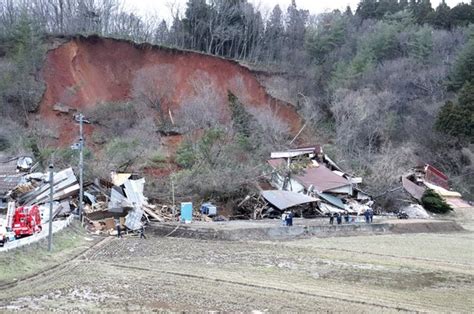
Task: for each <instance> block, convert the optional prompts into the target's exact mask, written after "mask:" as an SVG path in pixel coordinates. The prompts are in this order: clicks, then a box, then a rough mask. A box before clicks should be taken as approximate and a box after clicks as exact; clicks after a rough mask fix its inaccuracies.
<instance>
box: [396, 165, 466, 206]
mask: <svg viewBox="0 0 474 314" xmlns="http://www.w3.org/2000/svg"><path fill="white" fill-rule="evenodd" d="M401 181H402V186H403V188H404V190H405V191H406V192H407V193H408V194H409V195H410V196H411V197H412V198H413V199H414V200H416V201H417V202H418V203H421V198H422V197H423V194H424V193H425V191H426V190H427V189H431V190H433V191H435V192H436V193H438V194H439V195H440V196H441V197H442V198H443V199H444V200H445V201H446V203H448V204H449V205H450V206H451V207H452V208H453V209H457V208H468V207H471V205H470V204H469V203H468V202H466V201H464V200H463V199H462V195H461V193H459V192H455V191H451V190H450V189H449V178H448V176H447V175H446V174H444V173H443V172H441V171H440V170H438V169H436V168H435V167H434V166H432V165H429V164H426V165H422V166H417V167H414V168H413V169H411V171H410V172H409V173H408V174H405V175H403V176H402V178H401Z"/></svg>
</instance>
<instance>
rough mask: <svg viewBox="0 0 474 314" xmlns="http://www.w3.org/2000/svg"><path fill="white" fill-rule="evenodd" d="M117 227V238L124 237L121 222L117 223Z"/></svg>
mask: <svg viewBox="0 0 474 314" xmlns="http://www.w3.org/2000/svg"><path fill="white" fill-rule="evenodd" d="M115 227H116V228H117V238H121V237H122V228H121V227H120V222H117V224H116V225H115Z"/></svg>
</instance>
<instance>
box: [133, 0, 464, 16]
mask: <svg viewBox="0 0 474 314" xmlns="http://www.w3.org/2000/svg"><path fill="white" fill-rule="evenodd" d="M124 2H125V3H126V6H127V8H129V9H130V10H133V11H134V12H136V13H137V14H139V15H141V16H147V15H155V16H156V15H158V16H160V17H162V18H165V19H167V20H169V17H170V16H171V14H170V8H171V7H174V8H175V9H176V8H178V7H180V8H181V10H180V12H184V8H185V5H186V2H187V0H124ZM249 2H252V3H254V4H255V5H256V6H260V8H261V9H262V10H261V11H262V13H263V12H265V11H266V10H267V11H270V10H271V9H272V8H273V7H274V6H275V5H277V4H279V5H280V7H281V8H282V10H283V11H285V10H286V8H287V7H288V5H289V4H290V3H291V0H250V1H249ZM439 2H441V0H431V3H432V5H433V7H434V8H436V6H437V5H438V4H439ZM460 2H463V1H462V0H446V3H447V4H448V5H449V6H450V7H453V6H455V5H456V4H458V3H460ZM464 2H466V3H468V2H469V0H464ZM358 3H359V0H296V5H297V6H298V7H299V8H304V9H307V10H309V11H310V12H311V13H312V14H317V13H321V12H325V11H331V10H334V9H341V10H343V9H344V8H345V7H346V6H347V5H350V6H351V8H352V10H353V11H354V10H355V9H356V7H357V4H358Z"/></svg>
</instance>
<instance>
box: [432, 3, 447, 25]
mask: <svg viewBox="0 0 474 314" xmlns="http://www.w3.org/2000/svg"><path fill="white" fill-rule="evenodd" d="M429 20H430V23H431V24H432V25H433V26H435V27H436V28H444V29H450V28H451V9H450V8H449V6H448V5H447V4H446V1H444V0H443V1H441V3H440V4H439V5H438V7H437V8H436V10H435V11H434V12H433V13H432V14H431V16H430V17H429Z"/></svg>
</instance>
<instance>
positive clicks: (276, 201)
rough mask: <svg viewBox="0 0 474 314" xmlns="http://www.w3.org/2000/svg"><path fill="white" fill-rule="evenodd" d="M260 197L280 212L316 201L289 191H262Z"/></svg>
mask: <svg viewBox="0 0 474 314" xmlns="http://www.w3.org/2000/svg"><path fill="white" fill-rule="evenodd" d="M262 196H263V197H264V198H265V199H266V200H267V201H268V202H269V203H270V204H272V205H274V206H275V207H277V208H278V209H280V210H284V209H287V208H290V207H294V206H298V205H302V204H306V203H312V202H316V201H318V199H317V198H314V197H311V196H308V195H304V194H300V193H296V192H291V191H280V190H271V191H262Z"/></svg>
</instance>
